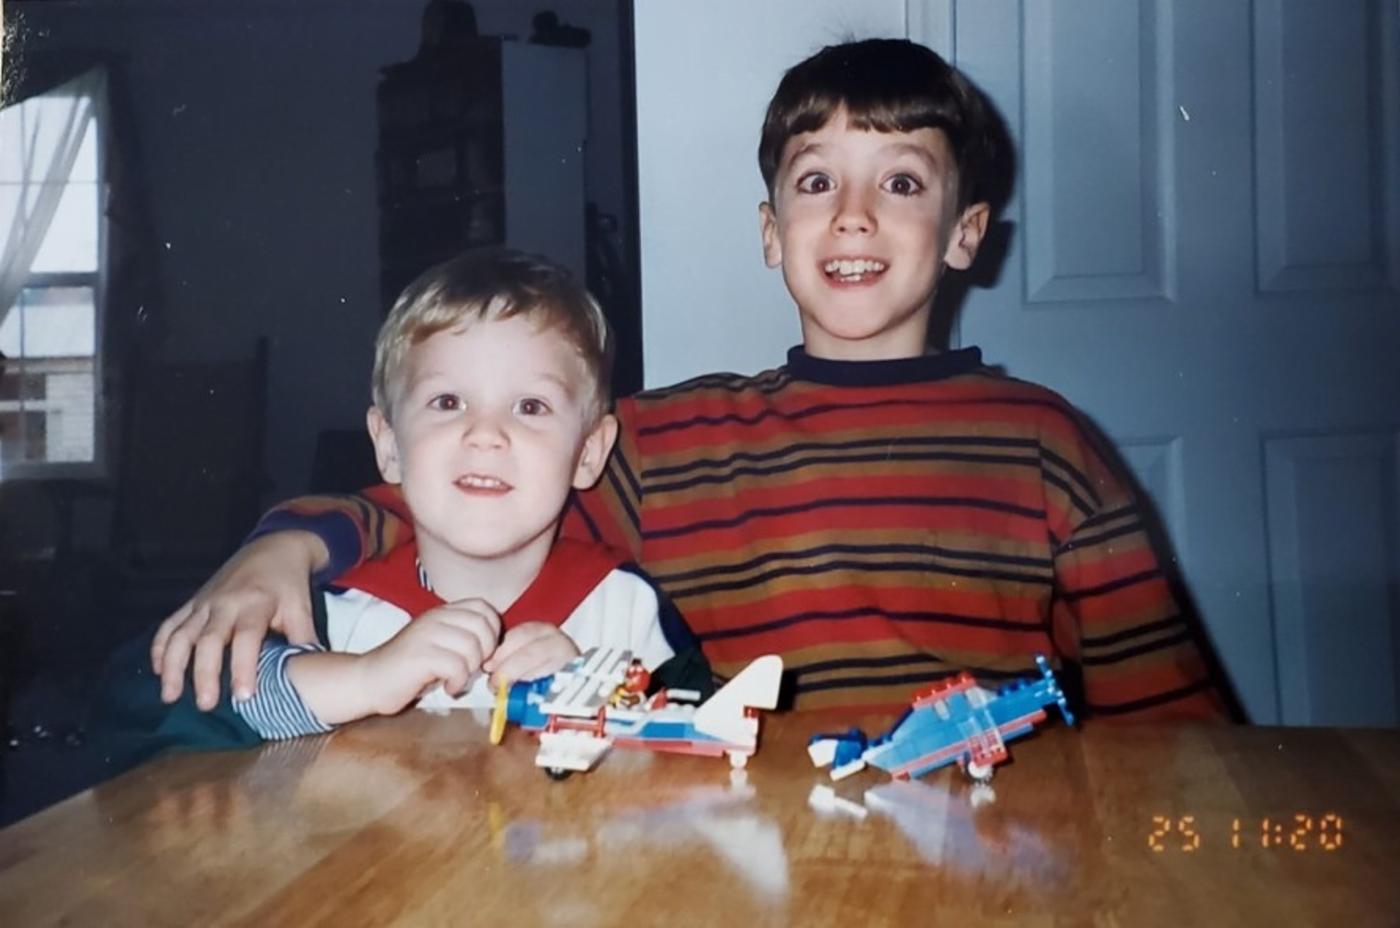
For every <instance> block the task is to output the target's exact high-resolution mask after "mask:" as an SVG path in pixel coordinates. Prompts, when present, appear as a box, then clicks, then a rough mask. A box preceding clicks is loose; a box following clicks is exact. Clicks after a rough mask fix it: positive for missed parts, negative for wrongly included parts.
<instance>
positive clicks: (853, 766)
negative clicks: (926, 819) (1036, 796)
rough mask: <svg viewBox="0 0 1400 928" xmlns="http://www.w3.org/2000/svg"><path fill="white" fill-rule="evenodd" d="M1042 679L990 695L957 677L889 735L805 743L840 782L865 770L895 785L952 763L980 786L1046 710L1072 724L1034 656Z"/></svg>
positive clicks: (927, 694)
mask: <svg viewBox="0 0 1400 928" xmlns="http://www.w3.org/2000/svg"><path fill="white" fill-rule="evenodd" d="M1035 662H1036V665H1037V666H1038V667H1039V668H1040V677H1039V678H1032V679H1027V680H1017V681H1013V682H1011V683H1008V684H1006V685H1005V686H1003V687H1001V688H1000V689H997V690H996V691H995V692H993V691H991V690H988V689H984V688H983V687H980V686H978V685H977V682H976V681H975V680H973V678H972V676H971V675H970V674H967V673H960V674H958V675H957V676H956V677H954V678H952V679H950V680H945V681H942V682H940V683H937V684H935V685H934V686H932V687H931V688H929V689H928V690H925V691H924V692H922V693H919V694H917V695H916V696H915V697H914V700H913V702H912V703H911V704H910V706H909V709H908V710H907V711H906V712H905V713H904V715H902V716H900V718H899V721H897V722H895V723H894V725H893V726H892V727H891V728H890V730H889V731H887V732H885V733H884V734H883V735H881V736H880V737H878V738H875V739H873V740H870V739H868V738H867V737H866V736H865V734H864V733H863V732H862V731H860V730H859V729H857V728H852V729H850V730H849V731H847V732H845V733H843V734H839V735H813V736H812V739H811V741H810V742H809V743H808V745H807V753H808V754H809V755H810V756H811V758H812V763H814V764H816V765H817V766H818V767H825V766H828V765H830V766H831V778H832V779H833V780H840V779H842V778H843V777H848V776H850V775H851V774H853V773H855V772H857V771H859V770H862V769H864V768H865V766H866V765H867V764H869V765H871V766H875V767H879V768H880V769H881V770H884V771H886V772H888V773H889V774H890V775H891V776H893V777H894V778H895V779H909V778H910V777H918V776H922V775H923V774H925V773H928V772H929V771H930V770H935V769H937V768H939V767H942V766H944V765H946V764H951V763H953V762H955V761H956V762H957V763H958V764H960V765H961V766H962V768H963V771H964V772H965V773H967V775H968V776H969V777H971V778H972V779H974V780H976V781H978V782H982V783H985V782H987V781H988V780H990V779H991V778H992V770H993V768H994V767H995V766H996V765H997V764H999V763H1001V762H1002V761H1004V760H1006V757H1007V751H1006V742H1008V741H1010V740H1012V739H1013V738H1019V737H1021V736H1022V735H1024V734H1027V733H1028V732H1030V730H1031V728H1032V727H1033V726H1034V725H1035V724H1036V723H1038V722H1041V721H1044V720H1045V707H1046V706H1049V705H1052V704H1055V705H1058V706H1059V707H1060V716H1061V717H1062V718H1063V719H1064V720H1065V722H1066V723H1067V724H1070V725H1073V724H1074V715H1073V714H1072V713H1071V712H1070V709H1069V704H1068V702H1066V701H1065V694H1064V692H1063V691H1062V690H1061V689H1060V685H1059V683H1058V682H1057V681H1056V680H1055V674H1054V672H1053V671H1052V670H1051V669H1050V665H1049V663H1047V662H1046V660H1045V658H1044V657H1042V656H1041V655H1039V654H1037V655H1036V657H1035Z"/></svg>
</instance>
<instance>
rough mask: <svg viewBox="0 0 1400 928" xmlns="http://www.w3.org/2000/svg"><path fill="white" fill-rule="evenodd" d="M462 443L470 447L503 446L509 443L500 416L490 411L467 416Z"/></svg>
mask: <svg viewBox="0 0 1400 928" xmlns="http://www.w3.org/2000/svg"><path fill="white" fill-rule="evenodd" d="M462 443H463V444H464V445H466V446H467V447H469V448H503V447H505V446H506V445H507V444H509V439H508V438H507V437H506V430H505V428H504V427H503V426H502V425H501V421H500V418H499V417H498V416H496V415H493V414H492V413H489V412H479V413H477V414H475V415H469V416H467V417H466V421H465V422H464V424H463V428H462Z"/></svg>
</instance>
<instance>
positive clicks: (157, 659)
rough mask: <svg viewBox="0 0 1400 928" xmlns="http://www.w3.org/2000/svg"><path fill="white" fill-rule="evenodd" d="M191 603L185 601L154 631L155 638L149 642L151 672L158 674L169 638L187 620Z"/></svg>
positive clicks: (191, 608) (190, 601)
mask: <svg viewBox="0 0 1400 928" xmlns="http://www.w3.org/2000/svg"><path fill="white" fill-rule="evenodd" d="M193 603H194V601H193V600H188V601H186V602H185V604H184V605H182V606H181V607H180V608H179V609H176V610H175V611H174V612H172V613H170V615H168V616H166V617H165V621H163V622H161V623H160V627H159V628H157V629H156V636H155V638H154V639H152V641H151V670H152V671H154V672H155V673H157V674H159V673H160V665H161V662H162V660H163V659H164V657H165V648H166V645H167V643H168V642H169V641H170V636H171V635H172V634H173V633H174V632H175V629H177V628H179V627H180V626H181V625H183V624H184V623H185V620H186V619H188V618H189V616H190V612H191V611H192V610H193Z"/></svg>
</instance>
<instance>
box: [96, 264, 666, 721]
mask: <svg viewBox="0 0 1400 928" xmlns="http://www.w3.org/2000/svg"><path fill="white" fill-rule="evenodd" d="M610 348H611V346H610V341H609V337H608V330H607V325H606V323H605V321H604V319H603V316H602V314H601V312H600V311H599V309H598V307H597V305H596V304H595V303H594V302H593V300H592V298H591V297H590V296H589V295H588V294H587V292H586V291H585V290H584V289H583V288H582V287H581V286H580V285H579V284H577V283H576V282H575V281H574V280H573V279H572V278H571V277H570V276H569V275H568V273H567V272H566V271H563V270H562V269H560V268H558V267H556V266H554V265H552V264H549V263H547V262H545V261H543V260H541V259H536V258H532V257H530V256H527V255H521V254H517V253H513V252H492V253H487V254H478V255H467V256H464V257H461V258H457V259H455V260H452V261H449V262H447V263H445V264H442V265H440V266H438V267H435V268H432V269H430V270H429V271H427V272H426V273H425V274H423V275H422V276H421V277H420V278H419V279H418V280H417V281H415V282H414V283H413V284H411V285H410V286H409V287H408V288H407V289H406V290H405V291H404V293H403V295H402V296H400V298H399V300H398V301H397V303H396V304H395V306H394V309H393V311H392V312H391V313H390V314H389V316H388V318H387V319H386V320H385V322H384V325H383V328H382V329H381V330H380V333H379V338H378V341H377V343H376V347H375V364H374V377H373V398H374V405H372V406H371V407H370V409H369V412H368V416H367V424H368V428H369V434H370V437H371V439H372V440H373V444H374V448H375V453H376V456H377V458H378V463H379V469H380V472H381V473H382V474H383V476H384V479H385V480H386V481H388V482H389V483H390V484H395V485H397V486H398V487H399V489H400V491H401V493H402V506H403V509H404V511H405V513H406V517H407V518H408V519H409V520H410V522H411V523H412V526H413V541H412V542H410V543H408V544H405V545H402V546H400V547H399V548H397V549H396V550H395V551H394V552H393V554H392V555H391V556H390V557H388V558H387V559H385V560H382V561H376V562H372V563H367V564H365V565H364V566H363V567H361V568H360V569H357V570H354V571H351V572H350V573H349V574H348V575H347V576H346V577H343V578H341V579H340V580H338V581H337V582H336V585H335V586H334V587H330V588H328V589H327V590H325V591H324V594H323V596H320V597H318V598H317V604H318V605H319V606H321V607H322V608H320V609H318V610H317V621H316V632H317V633H316V636H315V638H316V640H315V641H314V642H312V643H308V644H305V645H295V644H287V643H280V642H273V641H269V643H267V644H265V645H264V646H263V648H262V651H261V656H260V658H259V661H258V678H257V683H258V686H257V693H256V695H255V696H253V697H252V698H249V699H235V700H233V701H232V702H231V703H225V704H224V705H223V706H222V707H220V708H221V711H220V713H219V715H220V717H221V718H220V719H219V721H218V723H214V722H211V723H210V724H211V725H214V724H219V725H228V726H231V730H232V731H233V733H234V736H233V737H232V739H231V740H232V741H234V742H237V743H243V742H245V741H251V740H256V739H257V738H282V737H292V736H295V735H303V734H311V733H316V732H323V731H328V730H330V729H331V728H332V727H334V726H335V725H338V724H341V723H343V722H348V721H352V720H355V719H359V718H363V717H365V716H369V715H391V714H394V713H397V712H399V711H401V710H402V709H404V708H405V707H407V706H409V705H411V704H413V703H415V702H418V703H419V704H420V705H423V706H433V707H446V706H483V707H484V706H489V705H490V704H491V700H492V696H491V688H490V687H489V686H488V684H487V675H488V674H489V675H491V676H493V677H495V678H497V679H504V680H514V679H522V678H525V679H528V678H533V677H537V676H541V675H544V674H547V673H550V672H553V671H554V670H557V669H559V668H560V667H561V666H563V665H564V664H565V663H567V662H568V661H569V660H570V659H571V658H573V657H575V656H577V654H578V653H579V650H580V648H586V647H589V646H592V645H602V644H607V645H613V646H616V647H625V648H629V649H631V650H632V651H633V653H634V654H636V655H637V656H638V657H639V658H640V659H641V660H642V662H643V663H644V664H645V665H646V666H647V667H648V668H654V667H656V666H657V665H658V664H660V663H662V662H663V661H665V660H666V659H668V658H670V657H671V656H672V655H673V653H674V651H675V649H676V648H677V647H686V646H687V645H688V644H689V643H690V641H691V639H690V636H689V632H688V630H687V629H686V628H685V626H684V624H683V623H681V622H680V620H679V617H678V616H676V615H675V613H674V611H673V610H670V609H669V608H668V605H667V604H666V601H665V599H664V597H659V596H658V595H657V593H656V592H655V591H654V589H653V588H652V586H651V585H650V584H649V583H648V582H647V581H646V580H645V579H643V578H642V577H641V576H640V575H639V574H638V573H636V572H635V571H632V570H629V569H627V568H626V567H624V566H622V565H621V564H620V559H619V558H618V557H617V556H616V555H614V554H611V553H609V552H608V551H607V550H606V549H604V548H602V547H600V546H598V545H595V544H591V543H587V542H580V541H575V540H572V539H562V540H560V541H558V543H557V544H556V539H555V535H556V530H557V528H558V524H559V519H560V515H561V512H562V510H563V508H564V505H565V502H566V500H567V498H568V494H569V492H570V490H571V489H586V488H587V487H589V486H591V485H592V484H593V483H594V482H596V481H597V479H598V477H599V475H600V474H601V473H602V470H603V466H604V463H605V461H606V460H607V456H608V452H609V451H610V449H611V447H612V444H613V441H614V438H615V436H616V432H617V424H616V421H615V420H614V418H613V417H612V415H610V414H609V413H608V406H609V398H608V385H607V381H608V376H607V372H608V370H609V361H610ZM502 630H504V634H503V635H502ZM146 692H147V699H146V702H148V703H149V702H150V701H151V700H152V699H153V697H154V687H153V686H151V685H150V683H149V682H147V684H146ZM425 692H426V694H427V695H424V693H425ZM449 694H452V695H449ZM456 694H460V695H456ZM420 696H421V697H422V698H421V700H420ZM140 702H141V700H140V699H139V698H138V699H137V704H138V705H139V704H140ZM171 711H172V712H175V713H177V714H178V712H179V710H178V709H176V710H171ZM138 714H139V713H138ZM191 718H198V714H197V713H193V714H191V713H189V712H186V717H185V720H184V722H183V723H181V722H176V723H174V727H173V728H172V724H171V722H170V720H169V719H167V718H159V717H158V725H159V726H163V729H164V731H165V732H166V733H167V734H168V733H170V732H171V731H172V730H175V729H180V728H181V726H182V725H183V726H185V728H184V730H190V729H194V730H195V737H194V738H193V739H191V740H194V741H197V742H199V743H201V744H204V745H205V746H209V744H210V740H211V739H210V737H209V734H208V731H207V726H206V730H205V731H202V732H201V731H198V728H199V726H198V725H197V724H193V725H191V724H190V719H191ZM118 727H120V726H118ZM138 727H139V726H138ZM245 728H246V729H250V730H251V731H248V730H245ZM254 736H256V738H255V737H254ZM213 741H214V743H217V742H218V739H217V738H215V739H213Z"/></svg>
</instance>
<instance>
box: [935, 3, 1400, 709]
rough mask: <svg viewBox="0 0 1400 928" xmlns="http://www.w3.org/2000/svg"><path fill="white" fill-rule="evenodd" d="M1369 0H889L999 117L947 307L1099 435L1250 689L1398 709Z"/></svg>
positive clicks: (1388, 100)
mask: <svg viewBox="0 0 1400 928" xmlns="http://www.w3.org/2000/svg"><path fill="white" fill-rule="evenodd" d="M1397 7H1400V5H1397V4H1396V3H1395V2H1393V0H1344V2H1337V3H1320V2H1303V0H1255V2H1253V3H1247V2H1244V0H1224V2H1222V0H1179V2H1170V0H1140V2H1138V0H1053V2H1052V0H923V2H920V0H911V2H910V4H909V8H910V26H909V29H910V33H911V37H912V38H915V39H918V40H922V41H924V42H926V43H927V44H929V45H931V46H932V47H934V48H936V49H937V50H939V51H941V52H943V53H944V54H945V55H948V56H949V57H950V58H952V59H954V60H955V61H956V62H957V64H958V65H959V66H960V67H961V68H963V69H964V70H965V71H966V72H967V73H968V74H969V75H970V76H971V77H972V78H973V79H974V80H975V81H977V83H978V84H979V85H980V86H981V87H982V88H983V89H984V90H986V91H987V92H988V94H989V95H990V96H991V97H992V98H993V99H994V101H995V102H996V104H997V106H998V107H999V109H1000V111H1001V113H1002V114H1003V115H1004V117H1005V119H1006V122H1007V127H1008V129H1009V132H1010V133H1011V135H1012V136H1013V137H1014V138H1015V139H1016V141H1017V143H1018V154H1019V159H1018V160H1019V175H1018V178H1017V185H1016V188H1015V190H1016V192H1015V195H1014V197H1013V199H1012V201H1011V202H1010V205H1009V208H1008V209H1007V210H1006V211H1005V213H1004V216H1003V218H1004V219H1005V220H1006V221H1007V222H1008V223H1009V224H1010V226H1011V228H1010V231H1011V233H1012V234H1011V236H1010V241H1011V246H1010V249H1009V252H1008V254H1007V257H1006V260H1005V261H1004V262H1003V264H1002V266H1001V269H1000V274H999V277H998V278H997V279H996V281H995V284H994V285H993V286H991V287H990V288H985V289H973V290H972V291H971V293H970V294H969V296H968V299H967V300H966V303H965V305H964V306H963V308H962V312H961V314H960V315H959V317H958V320H957V323H956V325H955V327H954V329H953V332H952V339H953V341H954V342H955V343H961V344H976V345H980V346H982V348H983V352H984V355H985V357H986V358H987V360H988V361H989V362H991V363H996V364H1001V365H1004V366H1005V368H1006V370H1007V371H1008V373H1010V374H1012V375H1013V376H1017V377H1022V378H1025V379H1029V380H1034V381H1038V382H1040V383H1044V384H1046V385H1048V386H1050V387H1052V388H1054V389H1056V390H1058V391H1060V392H1061V393H1063V394H1064V395H1065V396H1066V397H1067V398H1068V399H1070V400H1071V401H1072V402H1074V403H1075V404H1076V405H1078V406H1079V407H1080V408H1081V409H1083V410H1085V411H1086V412H1087V413H1089V414H1090V416H1091V417H1092V418H1093V419H1094V420H1095V421H1096V422H1097V424H1098V425H1099V426H1100V427H1101V428H1102V429H1103V430H1104V431H1105V432H1106V433H1107V434H1108V435H1109V436H1110V437H1111V438H1112V440H1113V441H1114V443H1115V444H1116V445H1117V446H1118V448H1119V450H1120V451H1121V452H1122V454H1123V456H1124V458H1125V459H1126V461H1127V462H1128V464H1129V465H1130V466H1131V467H1132V469H1133V470H1134V471H1135V472H1136V474H1137V475H1138V478H1139V479H1140V481H1141V482H1142V484H1143V486H1144V488H1145V489H1146V490H1147V491H1148V493H1149V494H1150V496H1151V498H1152V499H1153V501H1154V502H1155V504H1156V507H1157V510H1158V512H1159V513H1160V515H1161V516H1162V519H1163V521H1164V523H1165V526H1166V528H1167V531H1168V534H1169V535H1170V538H1171V541H1172V543H1173V546H1174V549H1175V553H1176V555H1177V556H1178V557H1179V559H1180V566H1181V567H1182V569H1183V572H1184V575H1185V580H1186V583H1187V586H1188V588H1189V590H1190V591H1191V593H1192V595H1193V597H1194V600H1195V602H1196V605H1197V606H1198V608H1199V609H1200V612H1201V613H1202V615H1203V616H1204V619H1205V622H1206V625H1207V627H1208V629H1209V631H1210V633H1211V636H1212V637H1213V639H1214V641H1215V642H1216V645H1217V648H1218V650H1219V651H1220V653H1221V656H1222V657H1223V659H1224V661H1225V663H1226V666H1227V667H1228V669H1229V671H1230V674H1231V676H1232V678H1233V679H1234V681H1235V685H1236V687H1237V689H1238V691H1239V693H1240V695H1241V697H1242V699H1243V700H1244V703H1245V706H1246V708H1247V710H1248V711H1249V713H1250V715H1251V717H1252V718H1253V719H1254V720H1255V721H1257V722H1280V721H1281V722H1284V723H1288V724H1361V725H1386V726H1391V725H1396V724H1400V670H1398V669H1397V668H1400V468H1398V467H1397V460H1400V455H1397V437H1398V436H1400V76H1398V74H1400V68H1398V67H1397V66H1398V65H1400V15H1397Z"/></svg>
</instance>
